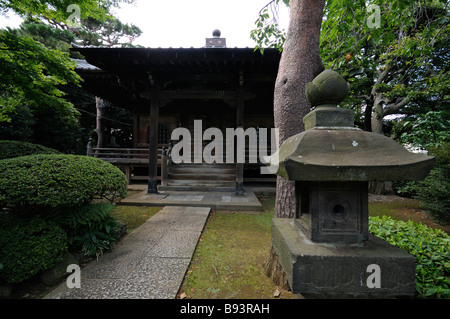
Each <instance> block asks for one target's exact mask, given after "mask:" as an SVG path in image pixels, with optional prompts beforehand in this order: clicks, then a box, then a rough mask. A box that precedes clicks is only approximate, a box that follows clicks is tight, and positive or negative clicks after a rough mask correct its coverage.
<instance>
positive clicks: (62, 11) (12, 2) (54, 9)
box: [0, 0, 134, 24]
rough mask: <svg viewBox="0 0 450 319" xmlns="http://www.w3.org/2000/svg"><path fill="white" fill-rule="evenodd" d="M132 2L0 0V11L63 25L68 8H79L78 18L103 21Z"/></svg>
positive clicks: (132, 0) (69, 13)
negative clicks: (111, 12)
mask: <svg viewBox="0 0 450 319" xmlns="http://www.w3.org/2000/svg"><path fill="white" fill-rule="evenodd" d="M133 2H134V0H77V1H76V2H75V1H72V0H37V1H36V0H0V13H1V10H8V9H10V10H13V11H14V12H15V13H17V14H18V15H20V16H23V17H33V18H35V19H39V20H47V21H49V22H51V23H54V24H55V23H64V22H65V21H66V20H68V19H69V17H70V15H71V14H72V12H73V11H72V12H70V10H69V11H68V9H69V6H70V5H71V4H76V5H78V6H79V8H80V10H79V13H80V18H81V19H86V18H88V17H93V18H95V19H98V20H103V19H105V18H106V17H109V16H110V13H109V12H110V10H111V9H112V8H113V7H119V5H120V3H133Z"/></svg>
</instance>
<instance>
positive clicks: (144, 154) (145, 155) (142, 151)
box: [87, 140, 170, 183]
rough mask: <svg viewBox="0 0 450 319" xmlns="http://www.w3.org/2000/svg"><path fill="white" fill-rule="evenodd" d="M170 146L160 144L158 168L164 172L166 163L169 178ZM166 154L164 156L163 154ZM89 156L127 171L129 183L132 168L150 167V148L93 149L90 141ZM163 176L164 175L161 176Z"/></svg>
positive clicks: (165, 173) (166, 173)
mask: <svg viewBox="0 0 450 319" xmlns="http://www.w3.org/2000/svg"><path fill="white" fill-rule="evenodd" d="M168 147H169V145H168V144H158V162H157V165H158V167H161V172H163V168H162V166H163V165H162V163H164V166H165V169H164V175H165V177H166V178H167V175H168V172H167V170H168V167H169V166H170V165H169V164H170V163H169V162H168V156H167V151H165V149H167V148H168ZM164 152H165V153H166V155H165V156H163V153H164ZM87 155H88V156H93V157H96V158H99V159H102V160H104V161H106V162H108V163H111V164H113V165H115V166H118V167H123V168H124V169H125V175H126V177H127V180H128V183H129V182H130V180H131V168H132V167H148V165H149V149H148V148H95V147H92V141H91V140H90V141H89V143H88V146H87ZM161 176H163V174H161Z"/></svg>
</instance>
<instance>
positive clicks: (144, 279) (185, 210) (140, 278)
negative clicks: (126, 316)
mask: <svg viewBox="0 0 450 319" xmlns="http://www.w3.org/2000/svg"><path fill="white" fill-rule="evenodd" d="M210 210H211V209H210V208H209V207H182V206H166V207H164V208H163V209H161V210H160V211H159V212H158V213H157V214H155V215H154V216H152V217H151V218H150V219H149V220H148V221H147V222H145V223H144V224H142V225H141V226H140V227H138V228H137V229H136V230H134V231H133V232H132V233H131V234H129V235H127V236H126V237H124V238H123V239H122V240H121V241H120V242H119V243H118V244H117V245H116V246H115V247H114V248H113V249H112V250H111V251H110V252H107V253H105V254H104V255H103V256H101V257H100V258H99V259H98V260H97V261H93V262H91V263H90V264H89V265H88V266H86V267H85V268H83V269H81V288H72V289H70V288H68V287H67V284H66V282H63V283H62V284H61V285H59V286H58V287H57V288H56V289H54V290H53V291H52V292H50V293H49V294H48V295H47V296H45V299H174V298H175V297H176V294H177V292H178V290H179V288H180V286H181V284H182V282H183V278H184V275H185V273H186V271H187V268H188V267H189V264H190V262H191V259H192V256H193V254H194V251H195V248H196V246H197V242H198V239H199V238H200V235H201V233H202V231H203V228H204V226H205V223H206V220H207V218H208V216H209V213H210Z"/></svg>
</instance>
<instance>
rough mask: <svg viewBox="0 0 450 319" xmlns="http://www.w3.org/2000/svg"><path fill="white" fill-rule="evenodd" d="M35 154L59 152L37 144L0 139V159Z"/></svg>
mask: <svg viewBox="0 0 450 319" xmlns="http://www.w3.org/2000/svg"><path fill="white" fill-rule="evenodd" d="M35 154H60V152H58V151H57V150H54V149H51V148H48V147H45V146H42V145H39V144H33V143H27V142H19V141H1V140H0V160H2V159H5V158H13V157H19V156H26V155H35Z"/></svg>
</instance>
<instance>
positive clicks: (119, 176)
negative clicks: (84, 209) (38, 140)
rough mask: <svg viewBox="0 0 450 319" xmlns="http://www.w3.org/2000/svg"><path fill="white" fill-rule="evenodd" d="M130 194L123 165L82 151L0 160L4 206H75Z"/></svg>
mask: <svg viewBox="0 0 450 319" xmlns="http://www.w3.org/2000/svg"><path fill="white" fill-rule="evenodd" d="M126 194H127V180H126V177H125V174H123V173H122V171H121V170H120V169H118V168H117V167H115V166H113V165H112V164H110V163H108V162H105V161H103V160H100V159H97V158H93V157H88V156H82V155H62V154H61V155H31V156H22V157H16V158H11V159H4V160H0V206H3V207H11V208H13V209H21V208H27V209H28V208H32V207H35V208H56V207H73V206H77V205H82V204H85V203H87V202H90V201H91V200H93V199H101V198H106V199H108V200H109V201H111V202H112V201H114V200H115V199H116V198H119V197H125V196H126Z"/></svg>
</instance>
